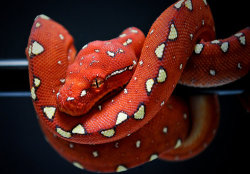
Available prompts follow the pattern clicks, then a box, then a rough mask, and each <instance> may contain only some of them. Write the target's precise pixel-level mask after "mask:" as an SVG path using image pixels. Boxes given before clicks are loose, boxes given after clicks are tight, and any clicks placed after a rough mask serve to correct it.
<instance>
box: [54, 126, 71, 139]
mask: <svg viewBox="0 0 250 174" xmlns="http://www.w3.org/2000/svg"><path fill="white" fill-rule="evenodd" d="M56 132H57V133H58V134H60V135H61V136H62V137H64V138H70V137H71V133H70V132H67V131H65V130H62V128H60V127H57V128H56Z"/></svg>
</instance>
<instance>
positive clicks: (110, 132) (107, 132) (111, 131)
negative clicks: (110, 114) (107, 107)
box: [101, 128, 115, 137]
mask: <svg viewBox="0 0 250 174" xmlns="http://www.w3.org/2000/svg"><path fill="white" fill-rule="evenodd" d="M101 134H102V135H103V136H105V137H112V136H114V135H115V130H114V129H113V128H112V129H108V130H104V131H101Z"/></svg>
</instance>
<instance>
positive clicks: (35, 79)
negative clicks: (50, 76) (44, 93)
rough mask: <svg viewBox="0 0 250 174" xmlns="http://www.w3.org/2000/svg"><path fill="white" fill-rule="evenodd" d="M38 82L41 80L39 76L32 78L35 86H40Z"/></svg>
mask: <svg viewBox="0 0 250 174" xmlns="http://www.w3.org/2000/svg"><path fill="white" fill-rule="evenodd" d="M40 84H41V80H40V79H39V78H36V77H35V78H34V85H35V87H39V86H40Z"/></svg>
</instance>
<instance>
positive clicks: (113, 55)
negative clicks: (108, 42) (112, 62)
mask: <svg viewBox="0 0 250 174" xmlns="http://www.w3.org/2000/svg"><path fill="white" fill-rule="evenodd" d="M107 54H108V55H109V56H110V57H115V53H114V52H113V51H107Z"/></svg>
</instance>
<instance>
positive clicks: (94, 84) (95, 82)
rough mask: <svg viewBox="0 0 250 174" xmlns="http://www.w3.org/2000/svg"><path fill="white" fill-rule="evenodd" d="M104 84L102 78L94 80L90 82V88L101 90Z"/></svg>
mask: <svg viewBox="0 0 250 174" xmlns="http://www.w3.org/2000/svg"><path fill="white" fill-rule="evenodd" d="M103 84H104V80H103V79H102V78H95V79H94V80H93V81H92V84H91V87H92V88H101V87H102V86H103Z"/></svg>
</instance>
